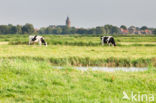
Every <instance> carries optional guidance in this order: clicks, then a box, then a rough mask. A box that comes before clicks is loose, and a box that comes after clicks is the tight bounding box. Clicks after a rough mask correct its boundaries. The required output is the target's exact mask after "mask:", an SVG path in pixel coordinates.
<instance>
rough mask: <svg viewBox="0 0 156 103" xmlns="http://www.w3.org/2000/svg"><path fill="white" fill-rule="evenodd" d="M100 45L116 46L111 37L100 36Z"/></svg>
mask: <svg viewBox="0 0 156 103" xmlns="http://www.w3.org/2000/svg"><path fill="white" fill-rule="evenodd" d="M101 43H102V45H104V44H109V46H110V45H111V44H112V45H113V46H116V43H115V40H114V38H113V37H112V36H101Z"/></svg>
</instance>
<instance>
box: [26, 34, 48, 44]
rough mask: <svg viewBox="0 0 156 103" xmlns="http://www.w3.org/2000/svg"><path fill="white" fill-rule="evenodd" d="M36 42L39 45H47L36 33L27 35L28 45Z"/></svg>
mask: <svg viewBox="0 0 156 103" xmlns="http://www.w3.org/2000/svg"><path fill="white" fill-rule="evenodd" d="M36 42H38V44H39V45H42V44H44V45H45V46H47V42H46V41H45V40H44V38H43V37H42V36H38V35H35V36H29V45H30V44H31V43H36Z"/></svg>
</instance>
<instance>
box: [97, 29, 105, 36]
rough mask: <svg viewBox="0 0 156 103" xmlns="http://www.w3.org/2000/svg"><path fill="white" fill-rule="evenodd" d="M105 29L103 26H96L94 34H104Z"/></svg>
mask: <svg viewBox="0 0 156 103" xmlns="http://www.w3.org/2000/svg"><path fill="white" fill-rule="evenodd" d="M104 33H105V29H104V27H96V34H104Z"/></svg>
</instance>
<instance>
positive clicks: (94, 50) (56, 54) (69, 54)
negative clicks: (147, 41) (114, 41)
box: [0, 45, 156, 67]
mask: <svg viewBox="0 0 156 103" xmlns="http://www.w3.org/2000/svg"><path fill="white" fill-rule="evenodd" d="M0 57H1V58H12V59H18V58H19V59H21V60H24V59H26V60H29V59H30V60H31V59H32V60H40V61H47V62H50V63H51V64H52V65H70V66H71V65H73V66H119V67H123V66H124V67H129V66H134V67H147V66H148V65H153V66H156V47H154V46H153V47H102V46H97V47H94V46H93V47H86V46H82V47H80V46H61V45H57V46H56V45H51V46H48V47H44V46H38V45H34V46H28V45H0Z"/></svg>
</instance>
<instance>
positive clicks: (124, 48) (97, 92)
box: [0, 35, 156, 103]
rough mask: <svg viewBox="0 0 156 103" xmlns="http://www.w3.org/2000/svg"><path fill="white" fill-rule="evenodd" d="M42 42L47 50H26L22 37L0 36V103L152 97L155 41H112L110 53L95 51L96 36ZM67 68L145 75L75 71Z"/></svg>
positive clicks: (93, 102) (117, 102)
mask: <svg viewBox="0 0 156 103" xmlns="http://www.w3.org/2000/svg"><path fill="white" fill-rule="evenodd" d="M43 36H44V37H45V38H46V40H47V42H48V44H49V45H48V47H45V46H38V45H31V46H29V45H26V44H28V35H14V36H12V35H0V103H132V101H131V100H123V99H122V97H123V94H122V92H123V91H126V93H127V94H128V95H129V96H130V94H131V92H132V91H133V92H134V93H139V92H140V93H146V94H153V95H154V96H155V97H156V92H155V90H156V80H155V78H156V68H155V67H156V37H155V36H134V35H133V36H115V40H116V42H117V45H118V46H116V47H109V46H106V45H105V46H101V45H100V39H99V37H96V36H80V35H74V36H73V35H71V36H70V35H66V36H60V35H43ZM7 42H9V45H7ZM54 66H63V67H65V68H64V69H61V70H58V69H56V68H54ZM68 66H69V67H68ZM72 66H115V67H116V66H118V67H130V66H134V67H148V71H145V72H121V71H118V72H100V71H91V70H88V71H78V70H74V69H72ZM155 101H156V100H155ZM136 103H138V102H136ZM143 103H146V102H143Z"/></svg>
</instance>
